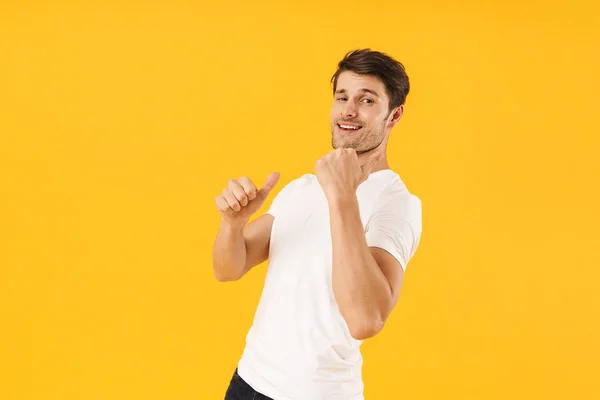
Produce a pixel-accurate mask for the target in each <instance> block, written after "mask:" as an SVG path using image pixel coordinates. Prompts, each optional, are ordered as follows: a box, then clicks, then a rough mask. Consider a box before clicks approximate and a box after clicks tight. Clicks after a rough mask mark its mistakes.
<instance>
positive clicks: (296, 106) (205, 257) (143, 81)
mask: <svg viewBox="0 0 600 400" xmlns="http://www.w3.org/2000/svg"><path fill="white" fill-rule="evenodd" d="M83 3H85V4H84V5H83V4H77V3H72V2H71V3H59V2H56V1H50V2H20V1H19V2H17V1H14V0H13V1H8V2H3V3H2V5H1V6H0V318H1V319H0V324H1V325H0V368H1V371H0V399H6V400H17V399H19V400H20V399H61V400H67V399H85V400H96V399H97V400H100V399H102V400H105V399H144V400H150V399H181V400H187V399H221V398H223V394H224V391H225V389H226V387H227V384H228V381H229V378H230V376H231V373H232V372H233V369H234V368H235V364H236V362H237V360H238V358H239V356H240V354H241V351H242V348H243V345H244V339H245V335H246V332H247V330H248V328H249V327H250V324H251V322H252V318H253V315H254V310H255V307H256V305H257V302H258V299H259V296H260V292H261V289H262V283H263V278H264V275H265V267H266V265H265V264H263V265H261V266H260V267H257V268H256V270H254V271H252V272H251V273H250V274H249V275H248V276H246V277H245V278H244V279H242V280H241V281H239V282H235V283H227V284H222V283H218V282H217V281H216V280H215V279H214V277H213V274H212V266H211V249H212V242H213V239H214V236H215V234H216V230H217V227H218V220H219V218H218V215H217V213H216V211H215V206H214V198H215V196H216V195H217V194H218V193H219V192H220V191H221V188H222V187H223V186H224V185H225V184H226V182H227V180H228V179H229V178H237V177H240V176H241V175H248V176H250V177H251V178H252V179H254V180H255V181H256V182H257V183H258V184H260V185H262V183H263V182H264V179H265V178H266V177H267V176H268V174H269V172H271V171H279V172H280V173H281V181H280V183H279V185H278V186H277V187H276V188H275V189H274V192H273V194H272V195H274V194H276V193H277V192H278V191H279V190H281V188H282V187H283V185H284V184H286V183H288V182H289V181H291V180H292V179H294V178H296V177H299V176H300V175H302V174H304V173H306V172H312V171H313V164H314V161H315V160H316V159H317V158H318V157H320V156H322V155H323V154H325V153H326V152H328V151H329V150H330V131H329V106H330V102H331V91H330V85H329V78H330V77H331V75H332V74H333V72H334V70H335V66H336V63H337V62H338V61H339V59H340V58H341V57H342V56H343V55H344V53H345V52H346V51H348V50H350V49H353V48H358V47H371V48H374V49H377V50H382V51H385V52H388V53H389V54H391V55H393V56H394V57H396V58H398V59H399V60H401V61H402V62H403V63H404V64H405V65H406V68H407V70H408V73H409V75H410V78H411V83H412V91H411V94H410V95H409V97H408V102H407V106H406V112H405V116H404V118H403V119H402V121H401V122H400V124H399V125H398V127H397V128H395V130H394V131H393V132H392V139H391V142H390V146H389V159H390V162H391V165H392V168H394V169H395V170H396V171H398V172H399V173H400V174H401V176H402V178H403V179H404V181H405V182H406V183H407V185H408V186H409V188H410V190H411V191H413V192H414V193H415V194H417V195H418V196H419V197H420V198H421V200H422V201H423V207H424V215H423V218H424V219H423V224H424V231H423V238H422V242H421V246H420V248H419V249H418V251H417V254H416V255H415V257H414V258H413V260H412V262H411V263H410V264H409V267H408V270H407V274H406V276H405V281H404V286H403V290H402V294H401V298H400V301H399V304H398V306H397V308H396V310H395V311H394V313H393V314H392V317H391V319H390V320H389V323H388V324H387V326H386V327H385V329H384V331H383V332H382V333H381V334H380V335H378V336H377V337H375V338H373V339H369V340H368V341H367V342H365V344H364V347H363V350H364V356H365V367H364V379H365V383H366V391H365V393H366V398H367V400H374V399H411V400H417V399H419V400H420V399H436V400H437V399H461V400H463V399H511V400H515V399H598V398H600V386H599V385H600V384H599V383H598V380H597V378H598V376H599V375H600V372H599V371H600V344H599V342H600V329H599V318H598V317H599V314H600V301H599V291H598V290H599V287H598V286H599V285H598V282H599V279H600V272H599V270H598V267H599V266H600V263H599V261H600V257H599V256H598V250H599V243H600V241H599V234H598V226H599V224H600V217H599V215H600V212H599V211H600V210H599V204H600V195H599V193H600V192H599V191H598V189H597V185H598V180H599V179H598V178H599V176H600V163H599V162H598V161H597V159H596V157H597V153H598V150H599V144H600V140H599V138H598V137H599V134H600V129H599V128H600V124H599V123H598V115H599V113H598V104H599V103H598V93H599V92H600V85H599V79H598V71H599V70H600V60H599V57H598V49H599V48H600V43H599V39H600V33H599V30H598V28H597V17H598V15H599V9H598V6H595V5H593V3H594V2H589V4H586V3H584V2H583V1H568V2H567V1H562V2H550V3H548V2H533V1H525V2H517V1H512V2H481V1H457V2H442V1H416V0H415V1H387V2H381V1H380V2H365V1H361V2H359V1H331V2H318V3H314V4H306V5H304V6H301V5H300V2H295V3H285V4H283V3H281V2H271V3H267V2H241V1H238V2H223V3H221V5H217V4H216V2H214V3H210V4H209V3H206V4H203V3H201V2H189V3H182V2H171V1H166V0H165V1H162V2H152V3H149V2H137V3H133V2H128V3H122V2H119V3H118V4H117V2H115V3H109V2H98V1H96V2H83ZM483 3H486V4H487V5H484V4H483ZM270 200H272V197H271V199H270ZM270 200H268V201H267V203H266V204H265V205H264V207H263V211H264V209H266V207H267V206H268V205H269V204H270Z"/></svg>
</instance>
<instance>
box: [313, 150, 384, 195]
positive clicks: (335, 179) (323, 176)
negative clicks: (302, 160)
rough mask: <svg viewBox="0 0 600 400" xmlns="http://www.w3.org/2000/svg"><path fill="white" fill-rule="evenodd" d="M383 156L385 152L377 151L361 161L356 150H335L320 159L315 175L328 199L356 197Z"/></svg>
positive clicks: (316, 164)
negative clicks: (357, 191) (358, 190)
mask: <svg viewBox="0 0 600 400" xmlns="http://www.w3.org/2000/svg"><path fill="white" fill-rule="evenodd" d="M382 155H383V152H381V151H377V152H375V153H373V154H372V155H371V156H369V157H368V158H365V159H364V160H361V161H359V159H358V155H357V153H356V151H355V150H354V149H335V150H333V151H331V152H329V153H327V154H326V155H325V156H323V157H321V158H320V159H318V160H317V162H316V163H315V173H316V175H317V178H318V180H319V183H320V184H321V187H322V188H323V191H324V192H325V195H326V196H327V199H328V200H331V199H332V198H334V197H340V196H341V197H343V196H354V195H355V194H356V189H357V188H358V186H359V185H360V184H361V183H363V182H364V181H365V180H367V178H368V176H369V174H370V173H371V171H372V170H373V167H375V165H376V164H377V162H378V161H379V160H380V159H381V156H382Z"/></svg>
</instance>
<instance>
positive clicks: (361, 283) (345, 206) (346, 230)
mask: <svg viewBox="0 0 600 400" xmlns="http://www.w3.org/2000/svg"><path fill="white" fill-rule="evenodd" d="M330 214H331V221H330V223H331V236H332V246H333V292H334V295H335V298H336V301H337V303H338V305H339V308H340V312H341V313H342V315H343V317H344V319H345V320H346V323H347V324H348V328H349V329H350V333H351V334H352V336H353V337H354V338H355V339H358V340H363V339H366V338H369V337H372V336H374V335H376V334H377V333H378V332H380V331H381V329H382V328H383V325H384V324H385V321H386V320H387V318H388V316H389V314H390V313H391V311H392V309H393V308H394V306H395V304H396V303H397V301H398V296H399V294H400V288H401V286H402V279H403V277H404V271H403V269H402V266H401V265H400V263H399V262H398V261H397V260H396V259H395V258H394V257H393V256H392V255H391V254H389V253H388V252H386V251H385V250H382V249H379V248H372V247H367V242H366V239H365V232H364V228H363V226H362V222H361V220H360V214H359V208H358V200H357V199H356V196H348V197H342V198H338V199H336V200H333V201H331V203H330Z"/></svg>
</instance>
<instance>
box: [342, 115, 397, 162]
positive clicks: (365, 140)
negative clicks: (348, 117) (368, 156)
mask: <svg viewBox="0 0 600 400" xmlns="http://www.w3.org/2000/svg"><path fill="white" fill-rule="evenodd" d="M385 122H386V120H383V121H382V122H381V124H380V125H378V126H376V127H374V128H372V129H371V130H369V131H365V132H361V136H359V137H357V138H355V139H353V140H344V138H343V137H340V136H338V135H336V134H335V131H334V130H335V127H336V124H333V125H332V127H331V147H333V148H334V149H337V148H345V149H354V150H355V151H356V153H357V154H363V153H368V152H370V151H372V150H374V149H376V148H378V147H379V146H380V145H381V143H383V140H384V139H385V134H384V131H383V127H384V125H385ZM363 129H364V128H363Z"/></svg>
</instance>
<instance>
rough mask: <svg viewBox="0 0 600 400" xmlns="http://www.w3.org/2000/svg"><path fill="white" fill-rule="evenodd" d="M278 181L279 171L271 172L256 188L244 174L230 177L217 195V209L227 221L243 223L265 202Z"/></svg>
mask: <svg viewBox="0 0 600 400" xmlns="http://www.w3.org/2000/svg"><path fill="white" fill-rule="evenodd" d="M278 181H279V173H277V172H273V173H272V174H271V175H269V177H268V178H267V180H266V182H265V184H264V185H263V187H262V188H260V189H257V187H256V186H255V185H254V183H253V182H252V181H251V180H250V179H249V178H248V177H246V176H244V177H242V178H240V179H231V180H230V181H229V183H228V185H227V187H226V188H225V189H223V192H222V193H221V194H220V195H219V196H217V198H216V204H217V210H218V211H219V213H220V214H221V216H222V217H223V218H224V219H226V220H227V221H229V222H232V223H240V224H245V223H246V222H248V220H249V219H250V217H251V216H252V214H254V213H255V212H256V211H258V209H259V208H260V207H261V206H262V204H263V203H264V202H265V200H266V199H267V197H268V196H269V193H270V192H271V190H273V188H274V187H275V185H276V184H277V182H278Z"/></svg>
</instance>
